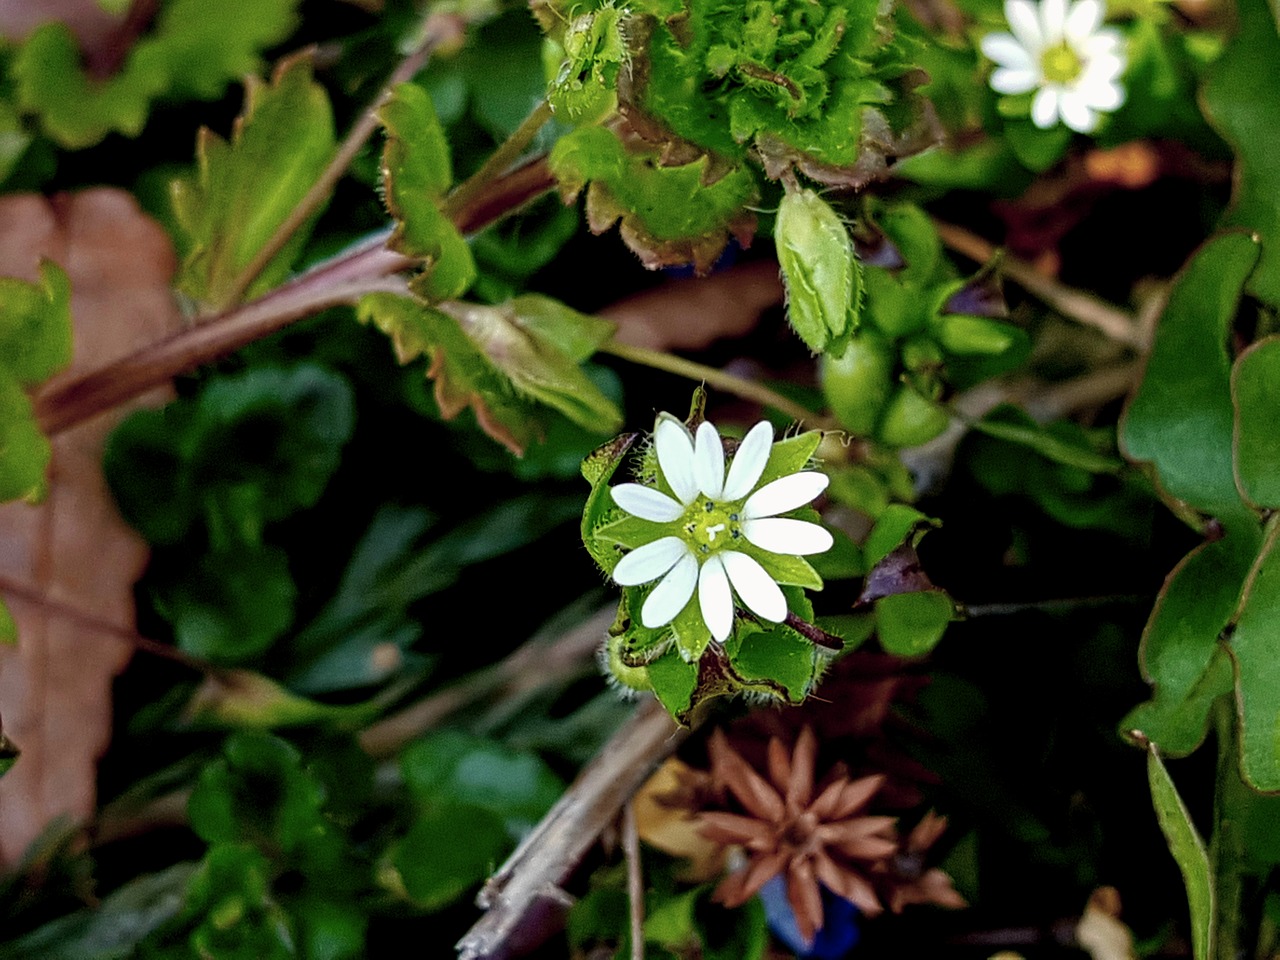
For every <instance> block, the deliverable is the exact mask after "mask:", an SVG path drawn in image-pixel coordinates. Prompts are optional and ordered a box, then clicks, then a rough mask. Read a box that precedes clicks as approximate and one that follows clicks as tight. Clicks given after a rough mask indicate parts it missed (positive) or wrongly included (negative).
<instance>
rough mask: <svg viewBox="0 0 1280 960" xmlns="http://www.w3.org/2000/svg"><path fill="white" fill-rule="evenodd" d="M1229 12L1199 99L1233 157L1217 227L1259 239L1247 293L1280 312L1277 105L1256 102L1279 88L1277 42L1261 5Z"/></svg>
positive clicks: (1255, 1)
mask: <svg viewBox="0 0 1280 960" xmlns="http://www.w3.org/2000/svg"><path fill="white" fill-rule="evenodd" d="M1236 11H1237V33H1236V36H1235V39H1234V40H1232V41H1231V43H1229V44H1228V45H1227V47H1226V49H1224V50H1223V51H1222V55H1221V56H1220V57H1219V58H1218V59H1217V62H1216V63H1215V64H1214V66H1213V68H1212V70H1211V71H1210V73H1209V77H1208V80H1207V81H1206V83H1205V85H1204V88H1203V100H1204V106H1205V109H1206V111H1207V113H1208V115H1209V118H1210V119H1211V120H1212V121H1213V123H1214V124H1215V126H1217V128H1218V130H1219V131H1220V132H1221V133H1222V135H1223V137H1225V138H1226V140H1227V141H1228V142H1229V143H1230V144H1231V146H1232V147H1233V148H1234V150H1235V155H1236V177H1235V191H1234V194H1233V197H1232V206H1231V210H1230V212H1229V213H1228V214H1227V217H1226V219H1225V220H1224V225H1226V226H1244V227H1248V228H1250V229H1253V230H1256V231H1257V232H1258V234H1259V235H1260V239H1261V241H1262V251H1261V259H1260V260H1259V262H1258V271H1257V273H1255V274H1254V275H1253V276H1252V277H1251V278H1250V280H1249V290H1250V292H1251V293H1253V294H1255V295H1256V296H1258V297H1259V298H1261V299H1263V300H1265V301H1267V302H1268V303H1270V304H1271V305H1272V306H1280V158H1278V157H1277V155H1276V151H1275V145H1274V139H1275V138H1274V134H1275V130H1276V127H1277V125H1280V103H1277V102H1276V100H1275V98H1273V97H1259V96H1258V95H1257V92H1258V91H1259V90H1274V89H1276V88H1277V87H1280V35H1277V33H1276V21H1275V18H1274V16H1272V13H1271V11H1270V10H1268V9H1267V4H1266V2H1265V0H1240V2H1239V3H1238V4H1237V6H1236ZM1255 256H1256V254H1255Z"/></svg>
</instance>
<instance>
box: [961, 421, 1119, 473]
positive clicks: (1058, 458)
mask: <svg viewBox="0 0 1280 960" xmlns="http://www.w3.org/2000/svg"><path fill="white" fill-rule="evenodd" d="M971 426H972V427H973V429H974V430H978V431H980V432H981V433H985V434H986V435H987V436H989V437H996V438H998V439H1000V440H1007V441H1009V442H1010V443H1016V444H1018V445H1019V446H1022V447H1026V448H1027V449H1029V450H1034V451H1035V452H1036V453H1038V454H1039V455H1040V456H1042V457H1044V458H1045V459H1046V460H1052V461H1053V462H1054V463H1061V464H1063V465H1064V466H1068V467H1076V468H1078V469H1080V470H1087V471H1088V472H1089V473H1117V472H1119V471H1120V470H1121V469H1122V468H1123V467H1124V463H1123V461H1121V460H1119V459H1117V458H1116V457H1109V456H1107V455H1105V454H1102V453H1099V452H1097V451H1096V450H1094V449H1093V448H1091V447H1087V446H1084V445H1083V444H1077V443H1072V442H1070V441H1069V440H1067V439H1066V438H1064V437H1062V436H1059V435H1058V434H1056V433H1053V432H1051V431H1050V430H1047V429H1046V428H1045V427H1042V426H1040V425H1039V424H1038V423H1036V422H1035V421H1034V420H1032V419H1031V417H1030V416H1029V415H1028V414H1026V413H1025V412H1023V411H1022V410H1019V409H1018V408H1017V407H1013V406H1008V405H1006V406H1003V407H998V408H996V409H995V410H993V411H992V412H991V413H989V414H987V415H986V416H985V417H983V418H982V419H981V420H977V421H975V422H974V423H972V424H971Z"/></svg>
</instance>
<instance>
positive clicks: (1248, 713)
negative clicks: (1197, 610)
mask: <svg viewBox="0 0 1280 960" xmlns="http://www.w3.org/2000/svg"><path fill="white" fill-rule="evenodd" d="M1278 541H1280V524H1277V523H1275V522H1274V521H1273V522H1272V525H1271V529H1270V530H1269V532H1268V536H1267V539H1266V541H1265V542H1264V543H1263V546H1262V549H1261V551H1260V552H1259V554H1258V558H1257V560H1256V561H1255V562H1254V565H1253V568H1252V569H1251V570H1250V571H1249V575H1248V577H1247V578H1246V580H1245V585H1244V590H1243V592H1242V594H1241V599H1240V606H1239V609H1238V610H1237V611H1236V615H1235V627H1234V630H1232V631H1231V632H1230V634H1229V636H1230V640H1229V643H1228V648H1229V650H1230V651H1231V656H1232V659H1233V660H1234V661H1235V665H1236V671H1235V674H1236V677H1235V679H1236V690H1237V699H1238V705H1239V711H1240V727H1241V736H1240V771H1241V773H1242V774H1243V775H1244V778H1245V779H1246V780H1247V781H1248V782H1249V783H1250V784H1252V785H1253V786H1254V787H1255V788H1257V789H1258V790H1262V791H1270V792H1275V791H1278V790H1280V736H1278V735H1277V731H1280V549H1277V542H1278Z"/></svg>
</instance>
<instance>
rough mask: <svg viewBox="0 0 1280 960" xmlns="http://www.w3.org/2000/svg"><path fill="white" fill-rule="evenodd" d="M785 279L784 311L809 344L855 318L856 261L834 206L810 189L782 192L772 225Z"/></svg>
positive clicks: (820, 343)
mask: <svg viewBox="0 0 1280 960" xmlns="http://www.w3.org/2000/svg"><path fill="white" fill-rule="evenodd" d="M773 238H774V241H775V243H776V244H777V249H778V262H779V264H781V266H782V276H783V278H784V279H785V280H786V284H787V316H788V317H789V318H790V320H791V326H792V328H793V329H794V330H795V331H796V333H798V334H799V335H800V339H802V340H803V341H804V342H805V343H807V344H808V345H809V349H810V350H813V351H815V352H817V353H821V352H822V351H824V350H826V349H827V346H828V345H829V344H830V343H831V342H832V341H833V340H835V339H836V338H838V337H841V336H843V335H844V334H845V333H848V332H849V331H851V330H853V329H854V328H855V327H856V326H857V324H858V310H859V308H860V305H861V300H862V266H861V264H859V263H858V260H857V258H856V257H855V256H854V253H853V240H852V239H851V238H850V237H849V231H848V230H846V229H845V226H844V223H843V222H842V221H841V220H840V217H839V216H837V215H836V212H835V211H834V210H832V209H831V207H830V206H829V205H828V204H827V202H826V201H825V200H823V199H822V198H821V197H819V196H818V195H817V194H816V193H814V192H813V191H812V190H803V191H800V192H798V193H794V192H789V193H787V194H786V195H785V196H784V197H783V198H782V204H781V206H780V207H779V208H778V219H777V223H776V226H775V227H774V231H773Z"/></svg>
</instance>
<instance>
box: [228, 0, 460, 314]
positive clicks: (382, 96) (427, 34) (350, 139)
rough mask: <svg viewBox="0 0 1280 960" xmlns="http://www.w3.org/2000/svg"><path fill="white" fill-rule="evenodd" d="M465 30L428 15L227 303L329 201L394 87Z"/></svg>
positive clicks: (456, 21) (452, 17)
mask: <svg viewBox="0 0 1280 960" xmlns="http://www.w3.org/2000/svg"><path fill="white" fill-rule="evenodd" d="M465 29H466V24H465V22H464V21H463V20H462V18H461V17H459V16H458V15H457V14H452V13H432V14H430V15H428V17H427V20H426V23H425V24H424V26H423V28H422V40H421V42H420V43H419V44H418V45H417V46H416V47H415V48H414V49H413V50H412V51H411V52H410V53H409V55H408V56H406V57H405V58H404V59H403V60H401V61H400V64H399V66H397V67H396V69H395V70H394V71H393V72H392V74H391V76H390V77H388V78H387V82H386V84H384V85H383V87H382V89H381V90H379V91H378V95H377V96H376V97H374V99H373V102H372V103H371V104H370V105H369V107H368V108H367V109H366V110H365V111H364V112H363V113H361V114H360V116H359V118H358V119H357V120H356V122H355V123H354V124H352V126H351V129H350V130H349V131H348V132H347V136H346V137H345V138H344V139H343V141H342V143H341V144H340V145H339V146H338V149H337V151H336V152H335V153H334V155H333V159H332V160H330V161H329V164H328V166H326V167H325V168H324V170H323V171H322V172H321V173H320V176H319V178H317V180H316V182H315V183H313V184H312V185H311V189H309V190H308V191H307V192H306V194H305V195H304V196H303V198H302V199H301V200H300V201H298V205H297V206H296V207H294V208H293V210H291V211H290V212H289V216H287V217H285V219H284V222H283V223H281V224H280V226H279V227H277V228H276V231H275V233H273V234H272V235H271V238H270V239H269V240H267V242H266V243H265V244H263V245H262V247H261V249H259V250H258V252H257V253H256V254H254V256H253V259H252V260H250V261H249V262H248V264H246V265H245V268H244V269H243V270H241V271H240V273H239V274H238V275H237V276H236V279H235V282H234V283H232V284H231V289H230V290H229V291H228V293H227V299H226V302H227V303H228V304H237V303H239V302H240V300H241V299H242V298H243V297H244V294H245V291H246V290H248V289H249V287H250V286H252V285H253V282H254V281H255V280H257V279H258V277H259V275H260V274H261V273H262V271H263V270H265V269H266V268H267V265H268V264H269V263H271V261H272V260H273V259H275V256H276V254H278V253H279V252H280V251H281V250H283V249H284V246H285V244H286V243H288V242H289V238H290V237H292V236H293V235H294V233H296V232H297V230H298V228H299V227H301V226H302V225H303V224H304V223H306V222H307V220H308V219H309V218H310V217H311V215H312V214H313V213H315V212H316V211H317V210H318V209H319V208H320V206H321V205H322V204H323V203H324V202H325V200H327V199H328V197H329V194H330V193H331V192H332V191H333V188H334V187H335V186H336V185H337V183H338V181H339V180H341V179H342V177H343V175H345V174H346V172H347V168H348V167H350V166H351V163H352V161H353V160H355V158H356V155H357V154H358V153H359V152H360V151H361V149H363V147H364V145H365V143H367V142H368V140H369V138H370V137H371V136H373V132H374V131H375V130H377V129H378V110H379V109H380V108H381V107H382V105H383V104H385V103H386V102H387V100H388V99H390V97H391V94H392V93H393V92H394V91H395V88H396V87H397V86H398V85H400V84H402V83H405V82H407V81H409V80H412V79H413V78H414V77H415V76H417V74H418V72H419V71H420V70H422V68H423V67H425V66H426V65H427V61H428V60H430V59H431V54H432V53H433V52H434V51H435V49H436V48H437V47H438V46H440V45H441V44H443V43H456V42H458V41H460V40H461V39H462V34H463V31H464V30H465Z"/></svg>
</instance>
